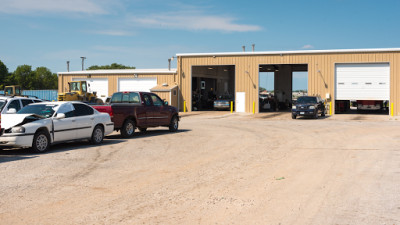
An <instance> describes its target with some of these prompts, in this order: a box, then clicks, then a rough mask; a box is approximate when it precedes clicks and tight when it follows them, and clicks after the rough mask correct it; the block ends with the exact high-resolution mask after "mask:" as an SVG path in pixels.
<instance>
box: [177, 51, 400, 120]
mask: <svg viewBox="0 0 400 225" xmlns="http://www.w3.org/2000/svg"><path fill="white" fill-rule="evenodd" d="M177 58H178V63H177V67H178V68H177V70H178V71H177V72H178V74H177V75H178V76H177V77H178V80H177V81H178V84H179V89H180V92H181V100H180V102H185V103H186V110H187V111H192V110H193V109H194V108H193V105H192V103H193V101H196V100H194V99H192V97H193V94H194V93H196V92H197V91H198V89H199V88H201V89H205V92H204V91H203V92H204V93H207V92H215V91H219V93H218V94H222V93H229V94H233V95H234V97H235V111H236V112H247V113H251V112H253V110H254V111H255V113H257V112H259V74H260V72H274V74H275V91H279V93H280V97H281V98H282V100H283V101H286V100H289V96H290V97H291V95H289V93H291V91H292V90H291V88H292V80H293V79H292V74H293V72H295V71H307V72H308V93H309V94H310V95H320V96H321V97H322V98H323V99H326V100H327V101H328V102H332V103H333V104H332V107H333V112H334V105H335V104H334V102H335V101H339V100H346V99H347V100H384V101H388V102H389V103H390V104H389V105H390V112H391V114H392V115H396V116H397V115H400V96H399V94H400V93H399V88H400V49H354V50H307V51H281V52H232V53H198V54H177ZM199 77H200V79H199ZM199 81H200V83H199ZM207 82H208V85H205V84H206V83H207ZM204 86H205V87H204ZM207 86H211V87H208V88H209V89H207ZM213 88H216V89H217V90H215V89H213ZM285 96H286V97H285ZM180 109H181V110H183V104H180Z"/></svg>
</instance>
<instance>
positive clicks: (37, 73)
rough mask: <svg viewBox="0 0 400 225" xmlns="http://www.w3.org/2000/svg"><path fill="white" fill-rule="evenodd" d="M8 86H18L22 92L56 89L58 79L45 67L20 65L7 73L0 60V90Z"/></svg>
mask: <svg viewBox="0 0 400 225" xmlns="http://www.w3.org/2000/svg"><path fill="white" fill-rule="evenodd" d="M8 85H20V86H21V87H22V89H23V90H46V89H57V88H58V77H57V74H56V73H52V72H51V71H50V70H49V69H48V68H46V67H37V68H36V69H35V70H32V66H29V65H20V66H18V67H17V68H16V69H15V71H14V72H9V71H8V68H7V66H6V65H5V64H4V63H3V62H2V61H1V60H0V90H4V87H5V86H8Z"/></svg>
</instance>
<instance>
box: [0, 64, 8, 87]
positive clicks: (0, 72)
mask: <svg viewBox="0 0 400 225" xmlns="http://www.w3.org/2000/svg"><path fill="white" fill-rule="evenodd" d="M8 75H9V74H8V68H7V66H6V65H5V64H4V63H3V62H2V61H1V60H0V90H3V89H4V86H5V85H6V79H7V77H8Z"/></svg>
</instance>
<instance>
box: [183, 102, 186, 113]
mask: <svg viewBox="0 0 400 225" xmlns="http://www.w3.org/2000/svg"><path fill="white" fill-rule="evenodd" d="M183 112H186V101H183Z"/></svg>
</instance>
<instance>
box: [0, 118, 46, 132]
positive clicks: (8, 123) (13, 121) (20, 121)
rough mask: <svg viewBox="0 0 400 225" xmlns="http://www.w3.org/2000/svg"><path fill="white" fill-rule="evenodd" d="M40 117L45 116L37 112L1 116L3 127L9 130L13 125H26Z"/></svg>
mask: <svg viewBox="0 0 400 225" xmlns="http://www.w3.org/2000/svg"><path fill="white" fill-rule="evenodd" d="M40 119H44V117H42V116H39V115H36V114H3V115H2V116H1V128H4V129H5V130H7V129H9V128H11V127H14V126H17V125H24V124H26V123H30V122H33V121H36V120H40Z"/></svg>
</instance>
